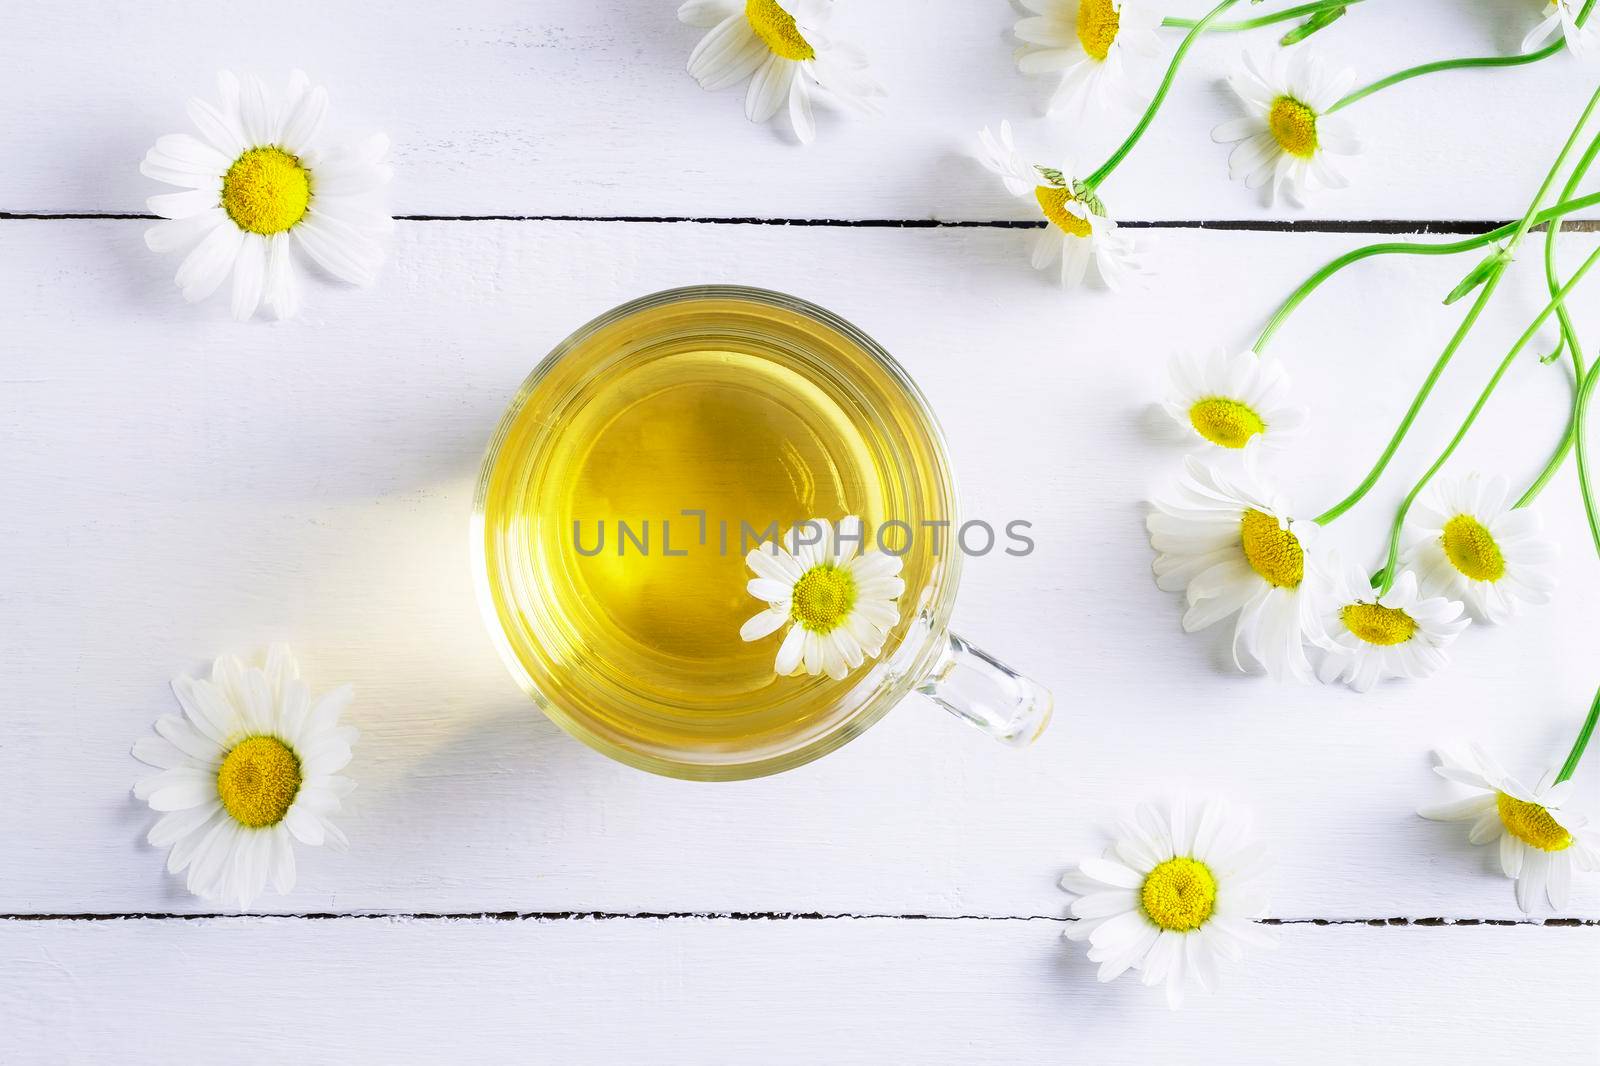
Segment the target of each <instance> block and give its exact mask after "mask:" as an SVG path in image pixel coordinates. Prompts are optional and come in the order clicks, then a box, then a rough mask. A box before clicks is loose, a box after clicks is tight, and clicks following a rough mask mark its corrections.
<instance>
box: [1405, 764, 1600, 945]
mask: <svg viewBox="0 0 1600 1066" xmlns="http://www.w3.org/2000/svg"><path fill="white" fill-rule="evenodd" d="M1434 754H1435V758H1437V760H1438V764H1437V765H1436V766H1435V767H1434V772H1435V773H1437V774H1438V775H1439V776H1440V777H1443V778H1445V779H1446V780H1448V781H1454V782H1456V783H1457V784H1461V785H1466V786H1467V787H1468V788H1470V789H1473V790H1474V791H1475V792H1476V793H1477V794H1476V795H1473V796H1469V797H1467V798H1466V799H1460V800H1456V801H1454V802H1452V803H1442V804H1439V805H1437V806H1432V807H1423V808H1422V809H1421V810H1419V811H1418V812H1417V813H1418V814H1420V815H1421V816H1422V817H1424V818H1428V819H1431V820H1433V821H1438V822H1471V823H1472V827H1471V828H1470V829H1469V830H1468V831H1467V839H1468V840H1470V841H1471V842H1472V843H1474V844H1488V843H1490V842H1491V841H1496V840H1498V841H1499V843H1500V869H1501V870H1502V871H1504V873H1505V875H1506V876H1507V877H1510V878H1512V879H1514V880H1515V881H1516V883H1517V906H1518V907H1520V908H1522V911H1523V913H1525V914H1526V913H1529V912H1531V911H1532V910H1533V908H1534V906H1535V905H1536V904H1537V903H1538V901H1539V898H1540V897H1541V896H1543V897H1545V898H1547V899H1548V900H1549V901H1550V906H1552V907H1554V908H1556V909H1557V910H1560V909H1562V908H1563V907H1565V906H1566V905H1567V895H1568V890H1569V889H1570V887H1571V885H1572V870H1573V867H1577V868H1578V869H1579V870H1586V871H1593V870H1596V869H1600V839H1597V838H1596V836H1595V835H1594V834H1593V833H1592V832H1591V831H1589V829H1588V821H1587V819H1585V818H1584V816H1583V815H1581V814H1578V813H1576V812H1573V811H1565V810H1562V809H1561V808H1562V805H1563V804H1564V803H1565V802H1566V801H1567V799H1568V798H1569V797H1570V796H1571V794H1572V782H1571V781H1562V782H1560V783H1559V784H1557V783H1554V782H1555V777H1556V774H1555V771H1551V772H1550V773H1547V774H1546V775H1545V776H1544V778H1543V779H1542V780H1541V781H1540V782H1539V785H1538V787H1536V788H1533V789H1528V788H1525V787H1523V786H1522V785H1521V784H1519V783H1518V782H1517V780H1516V779H1515V778H1514V777H1512V776H1511V775H1510V774H1508V773H1506V772H1505V770H1503V769H1501V767H1500V765H1499V764H1498V763H1497V762H1495V761H1494V760H1493V759H1491V758H1490V757H1489V755H1488V754H1487V753H1486V752H1484V751H1483V749H1481V748H1479V747H1478V746H1477V745H1473V746H1472V747H1471V748H1470V749H1469V750H1468V753H1467V756H1466V758H1463V759H1457V758H1455V757H1453V756H1451V755H1450V754H1449V753H1448V752H1442V751H1441V752H1435V753H1434Z"/></svg>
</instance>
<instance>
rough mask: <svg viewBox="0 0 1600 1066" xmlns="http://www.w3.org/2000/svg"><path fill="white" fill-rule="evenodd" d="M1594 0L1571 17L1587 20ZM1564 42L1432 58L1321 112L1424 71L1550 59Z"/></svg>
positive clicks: (1357, 91)
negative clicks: (1501, 52)
mask: <svg viewBox="0 0 1600 1066" xmlns="http://www.w3.org/2000/svg"><path fill="white" fill-rule="evenodd" d="M1595 2H1596V0H1586V2H1585V3H1584V5H1583V10H1582V11H1580V12H1578V17H1577V19H1575V20H1574V21H1576V22H1577V24H1578V25H1579V26H1582V25H1583V24H1584V22H1585V21H1587V20H1588V18H1589V11H1590V9H1592V8H1593V7H1594V5H1595ZM1566 46H1567V43H1566V41H1564V40H1560V41H1553V42H1551V43H1550V44H1547V45H1545V46H1544V47H1543V48H1541V49H1539V50H1538V51H1537V52H1527V53H1525V54H1523V55H1515V56H1473V57H1470V58H1462V59H1440V60H1435V61H1434V62H1432V63H1423V64H1422V65H1421V66H1416V67H1407V68H1406V69H1405V70H1400V71H1396V72H1395V73H1393V74H1390V75H1389V76H1388V77H1386V78H1379V79H1378V80H1377V81H1375V82H1373V83H1372V84H1370V85H1363V86H1362V87H1361V88H1359V89H1356V90H1354V91H1353V92H1350V93H1348V94H1346V95H1345V96H1344V97H1342V98H1340V99H1339V100H1338V101H1337V102H1336V103H1334V104H1333V105H1332V106H1330V107H1329V108H1328V110H1327V111H1325V112H1323V113H1324V114H1328V115H1331V114H1333V113H1334V112H1335V111H1337V110H1339V109H1340V108H1342V107H1348V106H1349V105H1351V104H1353V103H1355V102H1356V101H1357V100H1361V99H1364V98H1365V97H1368V96H1371V95H1372V94H1373V93H1375V92H1381V91H1383V90H1384V89H1387V88H1389V87H1390V86H1391V85H1399V84H1400V83H1401V82H1403V81H1410V80H1411V79H1412V78H1420V77H1422V76H1423V75H1424V74H1437V73H1439V72H1440V71H1445V70H1467V69H1470V68H1473V67H1520V66H1523V65H1525V64H1527V63H1537V62H1539V61H1540V60H1541V59H1549V58H1550V57H1551V56H1553V55H1555V54H1556V53H1557V52H1559V51H1561V50H1562V49H1564V48H1566Z"/></svg>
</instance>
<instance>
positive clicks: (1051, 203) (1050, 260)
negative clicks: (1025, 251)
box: [978, 122, 1139, 289]
mask: <svg viewBox="0 0 1600 1066" xmlns="http://www.w3.org/2000/svg"><path fill="white" fill-rule="evenodd" d="M978 147H979V152H978V161H979V162H980V163H982V164H983V165H984V167H985V168H986V169H988V170H990V171H992V172H993V173H995V174H998V175H999V176H1000V180H1001V181H1003V182H1004V183H1005V187H1006V190H1007V191H1008V192H1010V193H1011V195H1012V196H1018V197H1028V196H1031V197H1032V198H1033V200H1034V202H1035V203H1036V204H1037V205H1038V207H1039V213H1040V214H1042V215H1043V216H1044V218H1045V221H1046V222H1047V223H1048V225H1047V226H1045V228H1044V230H1043V231H1042V232H1041V233H1040V234H1039V236H1038V238H1037V239H1036V240H1035V241H1034V245H1033V266H1034V269H1035V270H1046V269H1048V268H1049V267H1050V266H1052V265H1053V264H1056V263H1058V262H1059V263H1060V278H1061V285H1062V287H1063V288H1069V289H1070V288H1073V287H1075V286H1078V285H1081V284H1082V283H1083V281H1084V279H1085V277H1087V275H1088V272H1089V266H1090V264H1091V263H1092V264H1094V266H1095V269H1096V270H1097V271H1098V272H1099V274H1100V279H1101V280H1102V281H1103V282H1104V283H1105V285H1106V287H1107V288H1109V289H1118V288H1120V287H1121V286H1122V285H1123V284H1124V283H1125V282H1126V281H1127V279H1128V278H1129V277H1130V276H1131V275H1133V274H1135V273H1137V272H1138V269H1139V268H1138V264H1137V262H1136V260H1135V258H1134V250H1133V239H1132V238H1131V237H1129V236H1127V235H1126V234H1124V233H1123V232H1122V231H1121V230H1119V229H1118V228H1117V224H1116V222H1115V221H1113V220H1112V219H1110V218H1109V217H1107V216H1106V213H1105V205H1104V204H1103V203H1101V202H1100V199H1099V197H1097V196H1095V195H1094V194H1093V193H1091V192H1089V191H1088V190H1087V189H1086V188H1085V187H1084V186H1083V184H1082V183H1081V182H1076V181H1073V180H1072V179H1071V178H1070V177H1069V176H1068V173H1067V172H1064V171H1062V170H1058V169H1056V168H1054V167H1046V166H1038V165H1035V164H1031V163H1029V162H1028V161H1027V160H1026V159H1024V158H1023V156H1022V154H1021V153H1020V152H1018V151H1017V148H1016V144H1015V142H1014V141H1013V139H1012V135H1011V123H1009V122H1002V123H1000V136H999V137H998V138H996V137H995V136H994V134H992V133H990V132H989V130H988V129H984V130H983V132H981V133H980V134H978Z"/></svg>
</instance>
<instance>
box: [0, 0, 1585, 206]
mask: <svg viewBox="0 0 1600 1066" xmlns="http://www.w3.org/2000/svg"><path fill="white" fill-rule="evenodd" d="M1209 6H1210V4H1209V3H1206V2H1200V0H1174V2H1173V3H1171V4H1170V5H1168V13H1170V14H1175V15H1189V16H1194V15H1198V14H1200V13H1201V12H1203V11H1205V10H1206V9H1207V8H1209ZM1273 6H1277V5H1273ZM676 7H677V5H676V3H674V2H672V0H654V2H651V3H640V4H631V5H626V6H625V7H619V6H618V5H608V4H588V3H569V4H552V3H540V4H533V5H530V4H528V3H525V2H522V0H472V2H469V3H448V4H441V3H428V2H422V0H410V2H405V3H396V4H390V5H387V6H386V7H385V8H384V10H383V13H382V14H381V15H379V14H375V13H373V12H372V11H371V10H370V9H368V8H364V7H361V6H359V5H341V4H327V3H319V2H317V0H280V2H277V3H273V4H270V5H238V4H198V3H184V2H179V0H166V2H161V3H144V4H136V5H133V4H125V3H120V2H118V0H83V2H79V3H73V4H65V5H63V4H58V3H53V2H51V0H13V2H12V3H10V4H9V5H8V10H7V14H8V18H7V20H6V21H7V26H6V33H5V34H4V38H3V39H0V98H3V99H6V100H9V101H13V102H14V106H9V107H6V108H4V109H0V144H4V145H6V146H8V152H7V159H8V165H7V166H6V167H5V168H4V170H3V173H0V210H9V211H36V212H56V211H138V210H142V209H143V203H144V199H145V197H146V196H148V195H150V194H151V193H152V192H157V191H161V190H160V188H158V187H157V186H156V185H155V184H154V183H152V182H150V181H147V180H146V179H144V178H142V177H140V175H139V174H138V172H137V163H138V160H139V159H140V157H141V156H142V155H143V154H144V151H145V149H146V148H147V147H148V146H149V145H150V144H151V143H152V142H153V141H154V139H155V138H156V137H157V136H159V135H161V134H164V133H169V132H174V131H176V130H178V129H180V128H183V127H184V119H183V111H182V101H183V99H184V98H185V97H187V96H190V95H194V94H197V93H205V92H208V91H209V90H210V87H211V77H212V73H213V72H214V71H215V70H216V69H217V68H218V67H221V66H230V65H231V66H239V67H242V68H247V69H255V70H257V71H258V72H259V73H261V74H262V75H263V76H268V75H270V76H271V77H272V78H273V79H274V80H277V79H279V78H281V77H282V76H283V75H284V73H285V72H286V69H287V67H289V66H291V65H298V66H301V67H304V68H305V69H307V70H308V71H310V72H312V73H313V75H314V76H315V77H317V78H318V79H320V80H323V81H326V82H327V83H328V84H329V85H330V86H331V89H332V91H333V94H334V112H333V115H334V119H335V121H336V123H337V124H340V125H343V126H344V127H346V128H349V129H352V130H368V129H373V128H381V129H385V130H387V131H388V132H389V133H390V134H391V135H392V136H393V137H394V140H395V144H396V150H395V156H396V160H397V162H398V164H399V170H400V177H399V180H398V181H397V183H396V185H395V189H394V205H395V208H396V210H397V211H398V212H400V213H407V214H417V213H423V214H430V213H431V214H492V213H502V214H503V213H514V214H565V215H584V216H613V215H619V214H623V215H693V216H702V215H719V216H736V217H743V216H763V217H780V218H796V217H822V218H929V217H932V218H979V219H990V218H996V217H1010V216H1012V215H1015V214H1017V213H1018V212H1022V213H1023V214H1025V213H1026V211H1027V209H1028V208H1029V207H1030V206H1031V205H1028V204H1025V203H1024V204H1021V205H1019V204H1017V203H1015V202H1012V201H1010V200H1009V199H1008V198H1007V197H1005V196H1004V195H1003V192H1002V190H1000V188H999V187H998V185H997V184H996V183H995V182H994V181H993V179H992V178H991V176H990V175H988V174H986V173H984V172H983V171H981V170H980V169H979V168H978V166H977V165H976V164H975V163H974V162H972V161H971V160H970V158H968V156H969V154H970V144H971V138H972V135H973V134H974V133H975V132H976V131H977V130H978V129H979V128H980V127H982V126H984V125H987V124H991V123H994V122H996V121H998V120H999V119H1000V118H1003V117H1007V116H1009V117H1012V118H1014V119H1017V120H1019V122H1020V121H1021V120H1023V119H1029V120H1030V121H1028V122H1026V123H1023V124H1021V125H1020V126H1019V134H1020V135H1021V136H1022V138H1023V140H1024V142H1025V143H1027V144H1030V145H1035V146H1037V150H1038V151H1039V152H1040V153H1041V156H1042V158H1043V159H1044V161H1049V158H1048V157H1050V156H1052V155H1055V154H1057V153H1066V154H1068V155H1070V156H1072V157H1074V158H1077V159H1078V160H1079V161H1080V162H1082V163H1083V165H1084V166H1085V167H1086V168H1088V167H1092V166H1094V165H1095V164H1096V163H1097V162H1098V161H1099V160H1100V159H1103V158H1104V157H1105V156H1106V154H1108V152H1109V149H1110V148H1111V147H1112V146H1114V145H1115V144H1116V143H1117V142H1118V141H1119V140H1120V139H1121V138H1122V136H1123V135H1124V133H1125V132H1126V130H1127V129H1129V128H1130V127H1131V125H1132V122H1133V118H1134V116H1133V115H1132V114H1131V113H1129V114H1125V115H1108V116H1104V117H1099V118H1096V119H1094V120H1093V121H1089V122H1084V123H1056V124H1050V123H1046V122H1044V121H1043V120H1042V119H1039V120H1033V119H1032V118H1031V117H1032V116H1037V115H1039V114H1040V113H1041V112H1042V105H1043V101H1044V100H1045V99H1046V98H1047V97H1048V94H1049V91H1050V88H1051V83H1049V82H1048V81H1046V80H1042V79H1030V78H1027V77H1024V76H1023V75H1021V74H1019V73H1018V72H1017V71H1016V69H1015V66H1014V64H1013V62H1012V58H1011V52H1012V49H1013V47H1014V41H1013V40H1012V39H1011V37H1010V35H1009V31H1010V27H1011V26H1012V24H1013V23H1014V22H1015V20H1016V19H1017V17H1018V14H1017V11H1015V10H1013V9H1012V7H1011V6H1010V5H1008V4H1005V3H1001V2H995V3H989V4H976V5H975V4H970V3H953V2H948V0H944V2H940V0H874V2H872V3H864V2H856V3H846V4H841V5H840V8H841V10H840V11H839V13H838V15H839V18H838V31H839V32H840V33H841V34H842V35H844V36H847V37H850V38H852V39H854V40H855V41H857V42H858V43H859V44H860V45H861V47H863V48H864V49H866V50H867V51H868V52H869V53H870V54H871V55H872V56H873V58H874V60H875V69H876V71H877V73H878V75H879V77H880V79H881V80H882V81H883V82H884V83H885V84H886V85H887V86H888V87H889V89H890V92H891V95H890V96H889V98H888V100H887V101H886V110H885V113H884V115H883V117H881V118H879V119H876V120H866V121H855V120H848V119H843V118H834V117H830V116H824V117H823V118H822V120H821V123H822V128H821V131H820V137H819V143H818V144H817V145H815V146H814V147H813V148H811V149H809V150H806V151H798V150H796V149H794V148H793V147H791V145H790V143H789V135H788V133H787V132H786V131H785V130H782V129H777V128H774V129H764V128H758V127H753V126H751V125H750V124H749V123H747V122H746V121H745V120H744V117H743V111H742V96H741V95H740V94H739V92H738V91H729V92H724V93H720V94H707V93H704V92H702V91H701V90H700V89H699V88H698V87H697V86H696V85H695V84H694V83H693V82H692V81H691V80H690V79H689V77H688V75H687V74H686V73H684V63H685V61H686V59H687V57H688V54H689V50H690V49H691V48H692V47H693V45H694V43H695V41H696V40H697V39H698V34H699V32H700V31H697V30H695V29H693V28H691V27H686V26H681V25H679V24H678V23H677V21H676V19H675V16H674V12H675V10H676ZM1248 7H1249V5H1241V10H1244V9H1246V8H1248ZM1537 15H1538V4H1536V3H1534V2H1533V0H1519V2H1517V3H1509V4H1471V5H1463V4H1460V3H1458V2H1456V0H1406V2H1404V3H1395V2H1392V0H1387V2H1386V0H1368V2H1367V3H1364V4H1362V5H1360V7H1358V8H1356V9H1354V10H1353V11H1352V12H1351V14H1350V15H1349V16H1348V17H1347V18H1345V19H1344V20H1343V21H1342V22H1340V23H1339V24H1337V25H1335V26H1334V27H1332V28H1330V29H1328V30H1325V31H1323V32H1322V33H1320V34H1318V35H1317V36H1316V37H1315V38H1314V46H1315V47H1317V48H1319V49H1321V50H1323V51H1325V52H1326V54H1327V55H1328V56H1330V57H1331V58H1333V59H1336V60H1338V61H1340V62H1343V63H1349V64H1351V65H1353V66H1355V67H1357V69H1358V70H1359V71H1360V72H1361V73H1362V74H1363V75H1365V76H1366V78H1367V80H1371V79H1375V78H1377V77H1380V76H1382V75H1385V74H1388V73H1391V72H1392V71H1395V70H1398V69H1400V68H1402V67H1407V66H1411V65H1414V64H1416V63H1419V62H1424V61H1429V60H1434V59H1439V58H1445V57H1452V56H1463V55H1477V54H1510V53H1514V52H1515V51H1516V49H1517V46H1518V43H1519V42H1520V41H1521V39H1522V37H1523V35H1524V33H1525V32H1526V30H1527V29H1528V28H1529V27H1530V26H1531V25H1532V23H1533V20H1534V19H1535V18H1536V17H1537ZM1278 33H1279V31H1278V30H1276V29H1267V30H1263V31H1257V32H1255V33H1251V34H1244V35H1240V34H1233V35H1223V36H1219V37H1218V38H1217V39H1214V40H1209V41H1204V42H1201V44H1200V45H1199V47H1197V48H1196V49H1195V51H1194V53H1193V59H1192V61H1191V64H1190V65H1189V66H1188V67H1186V68H1185V70H1184V72H1183V73H1182V75H1181V77H1182V80H1181V82H1180V83H1179V85H1178V88H1177V90H1176V92H1175V93H1174V94H1173V97H1172V101H1171V103H1170V105H1169V106H1168V108H1167V109H1166V110H1165V111H1163V113H1162V114H1161V116H1160V118H1159V120H1158V123H1157V125H1156V126H1155V127H1154V128H1153V130H1152V132H1151V134H1150V137H1149V138H1148V139H1147V141H1146V143H1145V144H1144V145H1143V146H1141V148H1140V150H1139V151H1138V153H1137V154H1136V155H1135V156H1134V157H1133V158H1132V159H1131V160H1130V161H1129V162H1128V163H1127V164H1126V165H1125V166H1124V168H1123V170H1122V171H1121V172H1119V173H1118V174H1117V175H1116V177H1115V178H1114V179H1113V181H1112V182H1111V183H1109V184H1108V185H1107V186H1105V188H1104V189H1103V192H1104V193H1105V197H1106V200H1107V202H1108V203H1109V204H1110V205H1111V208H1112V210H1113V211H1114V212H1115V213H1117V214H1119V215H1120V216H1121V217H1124V218H1135V219H1151V218H1183V219H1213V218H1239V217H1258V216H1264V215H1268V214H1277V215H1295V214H1301V215H1306V216H1309V217H1318V218H1420V219H1430V218H1505V217H1513V216H1515V215H1516V214H1518V213H1520V211H1521V209H1522V208H1523V206H1524V204H1525V202H1526V200H1527V198H1528V196H1529V195H1530V194H1531V192H1532V190H1533V189H1534V188H1535V187H1536V186H1537V185H1538V181H1539V178H1540V176H1542V174H1543V169H1544V167H1545V166H1546V163H1547V160H1548V159H1549V158H1550V157H1551V155H1552V154H1553V153H1554V151H1555V149H1556V148H1557V147H1558V146H1559V145H1560V143H1561V141H1562V139H1563V138H1564V136H1565V134H1566V130H1567V127H1568V125H1569V123H1570V122H1571V121H1572V120H1573V118H1575V117H1576V114H1577V112H1578V110H1579V109H1580V107H1581V105H1582V101H1583V100H1584V98H1585V97H1586V95H1587V93H1588V91H1589V89H1590V88H1591V87H1592V83H1593V78H1592V75H1590V74H1588V73H1585V72H1584V70H1583V68H1582V67H1581V66H1579V65H1578V64H1577V63H1576V62H1575V61H1573V60H1572V59H1571V58H1570V57H1567V56H1561V57H1559V58H1557V59H1554V60H1551V61H1548V62H1545V63H1543V64H1540V65H1537V66H1534V67H1525V68H1516V69H1510V70H1496V71H1479V72H1471V73H1454V74H1447V75H1442V76H1437V77H1432V78H1427V79H1423V80H1420V81H1415V82H1412V83H1409V84H1408V85H1406V86H1404V87H1402V88H1399V89H1395V90H1393V91H1391V92H1388V93H1385V94H1382V95H1379V96H1377V97H1374V98H1372V99H1370V100H1369V101H1366V102H1363V103H1360V104H1357V105H1355V106H1353V107H1352V108H1351V109H1350V111H1349V112H1347V114H1349V115H1350V116H1351V117H1352V118H1353V119H1354V120H1356V121H1357V122H1358V123H1359V124H1360V125H1361V127H1362V129H1363V132H1364V135H1365V136H1366V138H1367V140H1368V141H1369V143H1370V149H1369V154H1368V155H1367V156H1366V157H1365V158H1364V159H1363V160H1362V161H1360V162H1359V163H1358V164H1356V165H1355V166H1354V167H1353V168H1352V169H1351V177H1352V180H1353V188H1351V189H1350V190H1348V191H1346V192H1343V193H1334V194H1330V195H1326V196H1323V197H1321V198H1320V199H1318V200H1317V201H1316V202H1315V204H1314V205H1313V206H1312V207H1311V208H1310V209H1309V210H1308V211H1306V212H1293V211H1287V210H1283V209H1280V210H1279V211H1277V212H1269V211H1267V210H1266V209H1265V208H1264V207H1263V206H1262V204H1261V202H1260V200H1259V199H1258V197H1257V195H1256V194H1254V193H1251V192H1248V191H1246V190H1245V189H1244V188H1243V186H1241V185H1238V184H1236V183H1230V182H1229V180H1228V177H1227V165H1226V157H1227V149H1226V148H1224V147H1222V146H1219V145H1215V144H1213V143H1212V142H1211V140H1210V131H1211V129H1212V127H1214V126H1215V125H1216V124H1217V123H1219V122H1221V121H1223V120H1225V119H1228V118H1231V117H1233V116H1234V115H1235V114H1237V113H1238V111H1237V104H1236V102H1235V101H1234V100H1233V99H1232V94H1231V92H1230V91H1229V90H1228V89H1227V88H1226V86H1225V85H1224V84H1223V82H1222V77H1223V75H1224V74H1225V72H1226V71H1227V70H1228V69H1229V68H1230V66H1232V65H1233V64H1235V63H1236V62H1237V60H1238V56H1239V54H1240V53H1241V52H1242V51H1243V50H1244V49H1246V48H1250V49H1253V50H1258V51H1267V50H1270V49H1271V48H1273V47H1275V45H1274V43H1273V42H1275V40H1276V38H1277V36H1278ZM1166 36H1167V41H1166V47H1167V50H1168V51H1169V52H1170V51H1171V50H1172V49H1173V48H1175V47H1176V44H1177V40H1178V34H1177V32H1176V31H1166Z"/></svg>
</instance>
